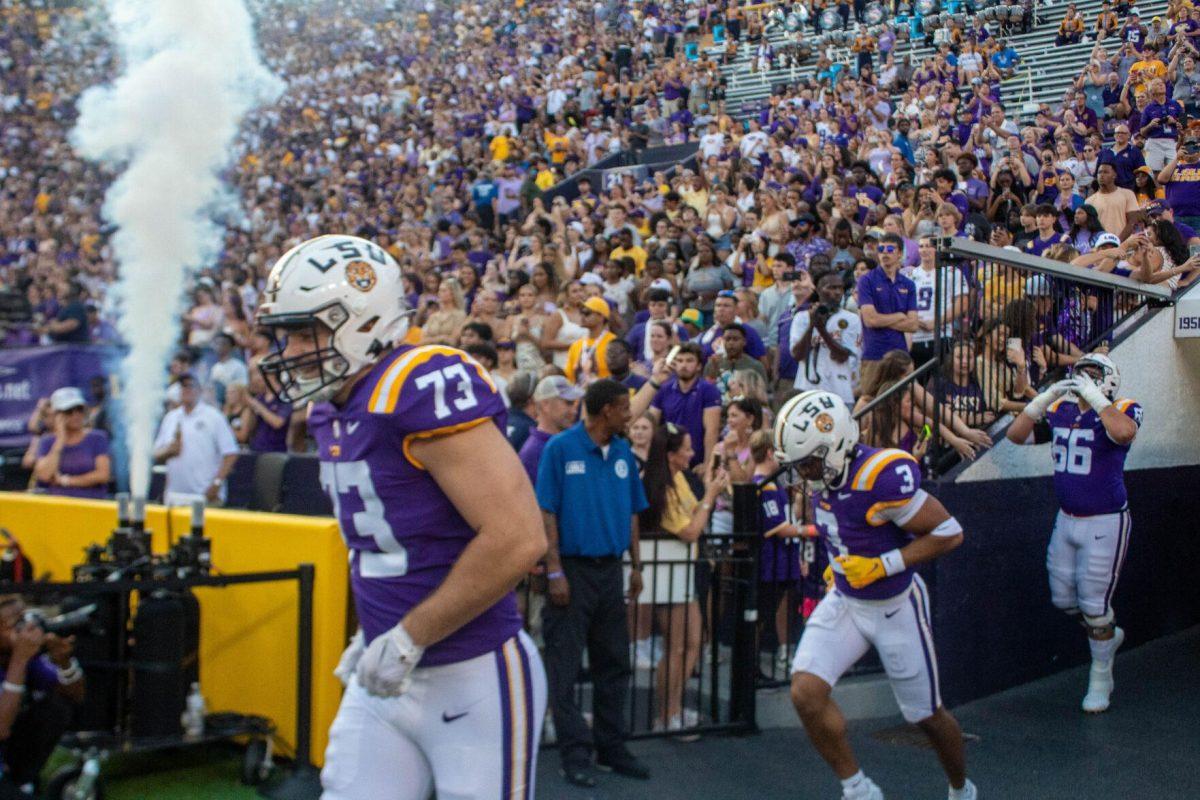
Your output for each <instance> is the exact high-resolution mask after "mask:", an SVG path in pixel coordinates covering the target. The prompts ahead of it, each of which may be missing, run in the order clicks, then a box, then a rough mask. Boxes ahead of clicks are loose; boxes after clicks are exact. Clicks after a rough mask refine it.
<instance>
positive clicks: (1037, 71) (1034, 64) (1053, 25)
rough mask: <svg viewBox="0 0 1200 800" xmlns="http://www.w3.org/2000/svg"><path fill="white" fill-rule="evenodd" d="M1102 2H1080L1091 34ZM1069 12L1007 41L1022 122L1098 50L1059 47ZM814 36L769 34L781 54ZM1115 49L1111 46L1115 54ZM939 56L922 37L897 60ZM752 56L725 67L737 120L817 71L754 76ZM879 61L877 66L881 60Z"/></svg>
mask: <svg viewBox="0 0 1200 800" xmlns="http://www.w3.org/2000/svg"><path fill="white" fill-rule="evenodd" d="M1101 2H1102V0H1080V2H1077V3H1076V4H1075V5H1076V8H1078V10H1079V11H1080V13H1081V14H1082V15H1083V18H1084V20H1085V21H1086V23H1087V25H1088V31H1089V32H1090V30H1091V26H1093V25H1094V24H1095V21H1096V16H1097V14H1098V13H1099V10H1100V6H1101ZM1065 9H1066V3H1064V2H1056V3H1053V4H1050V3H1042V4H1041V10H1040V18H1041V19H1042V24H1040V25H1034V27H1033V28H1032V30H1030V31H1029V32H1028V33H1025V34H1015V35H1012V36H1009V37H1007V39H1008V42H1009V43H1010V44H1011V45H1012V46H1013V47H1014V48H1015V49H1016V51H1017V52H1018V53H1019V54H1020V55H1021V58H1022V61H1021V63H1020V65H1019V66H1020V69H1019V70H1018V71H1017V72H1016V74H1014V75H1013V76H1012V77H1011V78H1009V79H1007V80H1005V81H1004V82H1003V83H1002V85H1001V86H1002V89H1001V97H1002V99H1003V100H1004V101H1005V103H1006V105H1007V106H1008V107H1009V109H1010V113H1014V112H1015V113H1019V114H1020V117H1021V118H1022V119H1031V118H1032V116H1033V110H1034V109H1036V105H1037V104H1039V103H1049V104H1051V105H1056V104H1058V103H1060V102H1061V101H1062V96H1063V92H1065V91H1066V90H1067V89H1068V88H1069V87H1070V86H1071V84H1072V83H1073V82H1074V80H1075V79H1076V78H1077V77H1078V76H1079V74H1080V73H1081V72H1082V71H1083V68H1084V66H1086V64H1087V61H1088V58H1089V56H1090V54H1091V52H1092V48H1093V47H1094V46H1095V42H1094V41H1093V40H1092V39H1090V38H1086V37H1085V39H1084V41H1082V42H1080V43H1079V44H1074V45H1065V46H1061V47H1060V46H1057V45H1055V43H1054V39H1055V36H1057V35H1058V23H1059V22H1060V21H1061V20H1062V16H1063V13H1064V11H1065ZM1140 10H1141V14H1142V19H1143V21H1144V22H1145V23H1146V24H1147V25H1148V24H1149V22H1150V20H1151V19H1152V18H1153V17H1154V16H1155V15H1159V14H1163V13H1165V11H1166V4H1165V3H1163V2H1161V0H1156V1H1155V2H1152V3H1150V4H1148V5H1147V6H1146V7H1145V8H1141V9H1140ZM993 27H994V23H993ZM812 38H813V34H812V29H811V28H805V29H804V30H802V31H799V32H797V33H795V34H791V33H787V32H786V31H783V30H779V29H775V30H772V32H771V33H770V34H768V39H769V40H770V41H771V43H772V44H773V45H774V46H775V48H776V50H778V49H779V48H780V47H782V46H784V45H787V44H789V43H791V42H794V41H800V40H803V39H810V40H811V39H812ZM1111 49H1112V48H1111V47H1110V48H1109V50H1110V55H1111ZM712 52H714V53H716V52H717V51H715V50H714V51H712ZM935 52H936V48H931V47H926V46H925V45H924V43H923V40H920V39H918V40H913V41H911V42H900V43H898V44H897V46H896V50H895V53H896V54H897V56H898V57H899V56H906V55H907V56H910V57H911V59H912V63H913V65H914V67H916V66H920V64H921V62H922V60H923V59H924V58H926V57H927V56H931V55H933V54H934V53H935ZM753 53H754V48H753V47H751V46H750V45H748V44H745V43H743V45H742V47H741V48H740V50H739V53H738V56H737V58H736V59H735V60H734V61H733V62H732V63H731V64H727V65H723V66H722V67H721V71H722V73H723V75H724V76H725V78H726V80H727V84H728V88H727V92H726V103H725V106H726V108H727V109H730V114H731V115H732V116H733V117H735V118H737V119H745V118H747V117H749V116H751V115H752V114H753V113H755V111H756V110H757V109H758V108H759V105H760V104H761V103H762V101H763V100H765V99H766V98H767V97H768V96H769V95H770V93H771V90H772V87H774V86H777V85H781V84H782V85H787V84H791V83H794V82H796V81H797V80H799V79H801V78H804V77H808V76H811V75H812V74H813V73H814V72H815V69H814V67H813V66H811V65H808V66H804V67H798V68H795V69H783V68H781V69H775V70H771V71H769V72H755V71H754V70H752V69H751V63H752V61H753ZM833 60H834V62H835V63H838V62H845V63H849V64H851V65H853V64H854V63H855V57H854V54H853V53H850V52H849V51H848V50H847V49H846V48H844V47H837V48H834V50H833ZM876 63H877V65H878V61H877V62H876Z"/></svg>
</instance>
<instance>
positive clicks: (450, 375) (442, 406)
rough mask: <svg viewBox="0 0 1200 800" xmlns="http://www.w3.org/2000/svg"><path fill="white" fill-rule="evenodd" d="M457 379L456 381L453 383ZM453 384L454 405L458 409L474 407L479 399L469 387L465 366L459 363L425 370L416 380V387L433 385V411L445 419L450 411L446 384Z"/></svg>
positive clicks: (463, 409)
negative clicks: (435, 369) (430, 370)
mask: <svg viewBox="0 0 1200 800" xmlns="http://www.w3.org/2000/svg"><path fill="white" fill-rule="evenodd" d="M456 381H457V383H455V382H456ZM448 383H449V384H454V386H453V390H454V391H455V392H456V393H457V395H458V396H457V397H454V398H452V400H453V402H454V407H455V408H456V409H458V410H459V411H466V410H467V409H468V408H474V407H475V406H476V405H478V403H479V401H478V400H476V399H475V390H474V389H473V388H471V377H470V376H469V375H468V374H467V368H466V367H465V366H464V365H463V364H462V363H461V362H459V363H456V364H451V365H450V366H448V367H444V368H442V369H440V370H438V371H436V372H427V373H425V374H424V375H422V376H421V377H419V378H417V380H416V387H417V388H418V389H422V390H424V389H428V388H429V387H430V386H432V387H433V413H434V414H436V415H437V418H438V419H445V418H446V417H448V416H450V414H451V413H452V412H451V411H450V406H449V405H447V404H446V384H448Z"/></svg>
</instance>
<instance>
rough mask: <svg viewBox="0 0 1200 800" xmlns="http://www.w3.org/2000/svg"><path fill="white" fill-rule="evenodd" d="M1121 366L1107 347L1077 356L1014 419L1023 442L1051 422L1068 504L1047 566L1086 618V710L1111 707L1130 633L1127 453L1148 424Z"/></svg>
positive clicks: (1063, 599) (1053, 592) (1061, 595)
mask: <svg viewBox="0 0 1200 800" xmlns="http://www.w3.org/2000/svg"><path fill="white" fill-rule="evenodd" d="M1120 387H1121V374H1120V372H1119V371H1118V370H1117V365H1116V364H1114V363H1113V362H1112V359H1110V358H1109V357H1108V356H1106V355H1104V354H1102V353H1089V354H1088V355H1086V356H1084V357H1083V358H1081V359H1079V360H1078V361H1076V362H1075V364H1074V366H1073V367H1072V368H1071V377H1070V378H1069V379H1067V380H1065V381H1059V382H1058V383H1056V384H1054V385H1053V386H1051V387H1050V388H1049V389H1047V390H1046V391H1044V392H1042V393H1041V394H1039V395H1038V396H1037V397H1035V398H1034V399H1033V400H1031V401H1030V402H1029V403H1028V404H1027V405H1026V406H1025V410H1024V411H1022V412H1021V414H1020V415H1019V416H1018V417H1017V418H1016V419H1015V420H1014V421H1013V423H1012V425H1010V426H1009V427H1008V438H1009V440H1010V441H1012V442H1015V443H1016V444H1027V443H1029V442H1030V437H1029V434H1030V433H1031V432H1032V431H1033V426H1034V424H1035V423H1037V422H1038V421H1039V420H1040V419H1042V417H1045V418H1046V420H1047V422H1049V424H1050V430H1051V441H1052V444H1051V452H1052V454H1053V455H1054V491H1055V493H1056V494H1057V495H1058V503H1059V506H1060V507H1061V509H1062V510H1061V511H1059V512H1058V519H1057V520H1055V523H1054V532H1053V533H1052V534H1050V546H1049V548H1048V549H1047V550H1046V569H1047V571H1048V572H1049V573H1050V598H1051V600H1052V601H1053V602H1054V605H1055V606H1056V607H1057V608H1060V609H1062V610H1063V611H1065V612H1066V613H1068V614H1071V615H1072V616H1075V617H1080V616H1082V619H1081V620H1080V621H1081V622H1082V623H1083V627H1084V628H1085V629H1086V630H1087V635H1088V646H1089V647H1090V649H1091V651H1092V667H1091V671H1090V672H1089V674H1088V690H1087V694H1086V695H1084V698H1083V710H1084V711H1086V712H1088V713H1093V714H1094V713H1099V712H1101V711H1105V710H1107V709H1108V703H1109V698H1110V697H1111V695H1112V691H1113V658H1114V656H1116V654H1117V648H1119V647H1120V646H1121V642H1123V641H1125V633H1124V631H1122V630H1121V629H1120V628H1118V627H1117V626H1116V624H1115V622H1114V619H1115V618H1114V616H1113V609H1112V597H1113V590H1114V589H1116V586H1117V576H1118V575H1120V573H1121V565H1122V564H1123V563H1124V562H1125V553H1126V551H1127V550H1128V549H1129V533H1130V530H1131V528H1132V523H1131V521H1130V518H1129V507H1128V504H1127V498H1126V495H1125V455H1126V454H1127V453H1128V452H1129V447H1130V445H1132V444H1133V439H1134V437H1135V436H1137V432H1138V428H1139V427H1140V426H1141V424H1142V407H1141V406H1140V405H1138V404H1137V403H1135V402H1134V401H1133V400H1128V399H1122V400H1118V399H1117V390H1118V389H1119V388H1120Z"/></svg>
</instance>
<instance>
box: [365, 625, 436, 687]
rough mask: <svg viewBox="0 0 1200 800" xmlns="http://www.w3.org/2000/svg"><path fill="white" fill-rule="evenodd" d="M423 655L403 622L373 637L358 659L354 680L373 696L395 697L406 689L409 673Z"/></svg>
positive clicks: (423, 651) (421, 648)
mask: <svg viewBox="0 0 1200 800" xmlns="http://www.w3.org/2000/svg"><path fill="white" fill-rule="evenodd" d="M424 654H425V648H424V647H418V646H417V645H416V644H414V643H413V640H412V637H411V636H409V635H408V631H406V630H404V625H403V624H401V623H397V624H396V627H394V628H392V629H391V630H389V631H387V632H386V633H381V634H379V635H378V636H376V637H375V638H374V639H373V640H372V641H371V644H370V645H368V646H367V649H366V652H364V653H363V654H362V658H360V659H359V660H358V669H357V670H356V674H357V675H358V682H359V683H360V684H361V685H362V687H363V688H364V689H366V690H367V692H368V693H369V694H373V695H375V696H376V697H399V696H400V695H402V694H403V693H404V691H405V690H406V689H407V688H408V685H409V682H410V675H411V674H412V671H413V669H414V668H415V667H416V666H417V662H418V661H420V660H421V656H422V655H424Z"/></svg>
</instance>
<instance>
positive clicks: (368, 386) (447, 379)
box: [308, 345, 521, 666]
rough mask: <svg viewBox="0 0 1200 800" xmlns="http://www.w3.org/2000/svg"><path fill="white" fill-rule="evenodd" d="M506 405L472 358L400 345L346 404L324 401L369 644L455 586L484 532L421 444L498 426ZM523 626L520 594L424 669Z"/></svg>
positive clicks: (453, 638)
mask: <svg viewBox="0 0 1200 800" xmlns="http://www.w3.org/2000/svg"><path fill="white" fill-rule="evenodd" d="M504 417H505V413H504V402H503V401H502V400H501V399H500V394H499V393H498V392H497V391H496V386H495V384H494V383H493V382H492V380H491V378H490V377H488V373H487V370H485V369H484V368H483V367H482V366H480V365H479V363H478V362H476V361H475V360H474V359H472V358H471V357H470V356H468V355H467V354H466V353H464V352H462V351H461V350H456V349H454V348H451V347H442V346H439V345H427V346H423V347H411V346H404V347H400V348H398V349H397V350H395V351H394V352H392V353H390V354H388V355H387V356H386V357H385V358H384V359H383V360H382V361H380V362H379V364H377V365H376V366H375V367H374V369H372V370H371V372H370V373H369V374H368V375H367V377H366V378H364V379H363V380H361V381H359V382H358V384H357V385H356V386H355V387H354V389H353V391H352V392H351V393H350V397H349V399H348V400H347V401H346V403H345V405H344V406H343V407H342V408H340V409H338V408H336V407H334V406H333V405H332V404H331V403H318V404H315V405H313V406H312V408H311V411H310V413H309V422H308V427H309V431H310V432H311V433H312V435H313V438H314V439H316V442H317V446H318V448H319V452H320V458H321V485H322V487H324V489H325V493H326V494H328V495H329V499H330V500H331V501H332V502H333V513H334V516H336V517H337V519H338V525H339V527H340V528H341V531H342V537H343V538H344V539H345V541H346V546H347V547H349V548H350V586H351V589H352V591H353V593H354V602H355V605H356V607H357V609H358V619H359V621H360V622H361V624H362V628H363V633H364V635H365V636H366V640H367V642H370V641H371V640H372V639H374V638H375V637H376V636H378V635H379V634H381V633H384V632H385V631H387V630H388V629H390V628H392V627H393V626H395V624H396V623H397V622H399V621H400V620H401V618H403V617H404V615H405V614H406V613H407V612H408V610H409V609H411V608H412V607H413V606H415V605H417V604H418V603H420V602H421V601H422V600H424V599H425V598H426V597H428V596H429V595H430V594H431V593H432V592H433V591H434V589H436V588H437V587H438V585H440V584H441V582H442V581H443V580H444V579H445V577H446V574H447V573H448V572H449V571H450V568H451V567H452V566H454V562H455V561H456V560H457V559H458V556H459V554H460V553H462V551H463V549H464V548H465V547H466V546H467V544H468V543H469V542H470V541H471V539H472V538H473V537H474V536H475V532H474V531H473V530H472V529H471V527H470V526H469V525H468V524H467V522H466V520H464V519H463V518H462V516H461V515H460V514H459V513H458V511H457V509H455V507H454V505H453V504H452V503H451V502H450V499H449V498H448V497H446V495H445V493H444V492H442V490H441V488H440V487H439V486H438V485H437V483H436V482H435V481H434V480H433V478H432V477H431V476H430V475H429V473H428V472H426V471H425V469H424V467H423V466H422V465H421V463H420V462H419V461H418V460H417V459H416V458H415V457H414V456H413V454H412V451H411V446H412V443H413V442H414V441H416V440H418V439H424V438H429V437H434V436H439V435H445V434H449V433H454V432H456V431H463V430H467V429H469V428H472V427H475V426H476V425H480V424H487V423H492V424H495V425H497V426H498V427H499V428H500V430H501V431H503V430H504V421H505V420H504ZM520 627H521V618H520V616H519V615H518V613H517V605H516V599H515V597H514V595H513V594H512V593H511V592H509V593H508V594H507V595H506V596H505V597H504V598H503V599H501V600H500V601H499V602H498V603H496V604H495V605H494V606H492V607H491V608H489V609H487V610H486V611H484V612H483V613H482V614H480V615H479V616H478V617H476V618H475V619H473V620H471V621H470V622H468V623H467V624H466V625H464V626H463V627H461V628H459V629H458V630H457V631H455V632H454V633H452V634H451V635H450V636H448V637H446V638H445V639H443V640H442V641H440V642H438V643H437V644H434V645H432V646H431V647H429V649H428V650H426V651H425V656H424V658H422V660H421V664H422V665H424V666H437V665H439V664H449V663H453V662H457V661H465V660H467V659H469V658H474V657H475V656H478V655H482V654H483V653H486V652H489V651H491V650H494V649H496V648H497V647H499V646H500V645H502V644H503V643H504V642H505V641H507V640H508V639H509V638H511V637H512V636H514V635H515V634H516V633H517V631H518V630H519V629H520Z"/></svg>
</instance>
